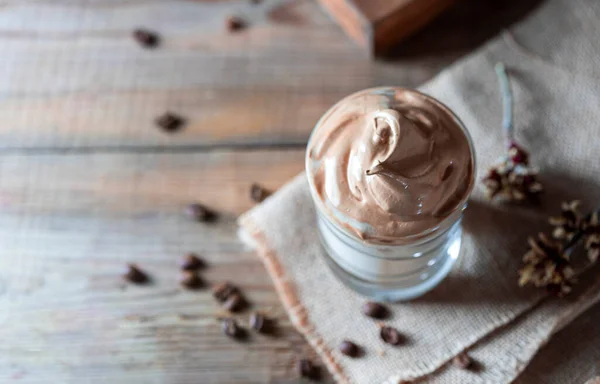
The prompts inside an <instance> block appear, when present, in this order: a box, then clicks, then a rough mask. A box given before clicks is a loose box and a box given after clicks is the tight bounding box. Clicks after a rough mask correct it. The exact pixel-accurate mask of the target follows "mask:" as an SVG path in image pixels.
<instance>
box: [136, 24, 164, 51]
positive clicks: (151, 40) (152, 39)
mask: <svg viewBox="0 0 600 384" xmlns="http://www.w3.org/2000/svg"><path fill="white" fill-rule="evenodd" d="M133 38H134V39H135V40H136V41H137V42H138V44H139V45H140V46H142V47H144V48H155V47H156V46H157V45H158V43H159V42H160V37H159V36H158V34H156V33H155V32H152V31H149V30H147V29H141V28H140V29H136V30H134V31H133Z"/></svg>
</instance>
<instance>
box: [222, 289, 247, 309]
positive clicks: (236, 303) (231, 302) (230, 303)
mask: <svg viewBox="0 0 600 384" xmlns="http://www.w3.org/2000/svg"><path fill="white" fill-rule="evenodd" d="M245 306H246V301H245V300H244V298H243V297H242V295H240V294H239V293H233V294H231V295H229V297H228V298H227V300H225V302H224V303H223V308H225V309H226V310H228V311H229V312H237V311H239V310H241V309H243V308H244V307H245Z"/></svg>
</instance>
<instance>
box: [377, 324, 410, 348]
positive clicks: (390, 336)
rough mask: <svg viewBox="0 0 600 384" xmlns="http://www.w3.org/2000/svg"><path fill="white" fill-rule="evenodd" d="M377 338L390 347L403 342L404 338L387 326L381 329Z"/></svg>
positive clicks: (394, 329)
mask: <svg viewBox="0 0 600 384" xmlns="http://www.w3.org/2000/svg"><path fill="white" fill-rule="evenodd" d="M379 336H380V337H381V340H383V341H384V342H386V343H388V344H391V345H399V344H401V343H402V341H403V340H404V337H403V336H402V334H401V333H400V332H398V330H397V329H396V328H394V327H388V326H384V327H381V330H380V331H379Z"/></svg>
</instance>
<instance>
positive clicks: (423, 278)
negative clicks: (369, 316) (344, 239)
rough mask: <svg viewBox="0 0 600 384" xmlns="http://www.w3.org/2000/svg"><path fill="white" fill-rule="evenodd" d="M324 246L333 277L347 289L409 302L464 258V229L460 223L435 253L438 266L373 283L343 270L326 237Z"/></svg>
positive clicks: (379, 297) (366, 294) (431, 286)
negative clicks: (461, 256)
mask: <svg viewBox="0 0 600 384" xmlns="http://www.w3.org/2000/svg"><path fill="white" fill-rule="evenodd" d="M320 235H321V244H322V246H323V248H324V250H325V253H326V254H325V255H324V257H325V260H326V261H327V264H328V265H329V267H330V269H331V270H332V271H333V273H334V275H335V276H336V277H337V278H338V279H339V280H340V281H341V282H342V283H344V285H346V286H347V287H349V288H350V289H352V290H354V291H356V292H358V293H359V294H362V295H365V296H368V297H370V298H373V299H374V300H377V301H388V302H395V301H407V300H412V299H414V298H417V297H419V296H422V295H424V294H425V293H427V292H429V291H430V290H432V289H433V288H435V287H436V286H437V285H438V284H439V283H440V282H441V281H442V280H443V279H444V278H445V277H446V276H447V275H448V274H449V273H450V271H451V270H452V267H453V266H454V265H455V264H456V262H457V261H458V258H459V257H460V254H461V244H462V228H461V226H460V222H458V223H456V225H455V226H454V228H452V229H451V230H450V231H449V233H448V238H447V241H445V242H444V244H443V246H442V247H440V248H438V249H436V250H435V262H433V263H432V262H431V261H430V262H429V263H427V265H426V266H425V267H424V268H421V269H419V270H413V271H411V273H408V274H404V275H398V276H397V277H395V278H393V279H385V281H381V280H380V281H372V280H366V279H364V278H361V277H358V276H356V275H355V274H352V273H350V272H348V271H346V270H345V269H344V268H343V267H342V266H340V265H339V264H338V263H337V262H336V259H339V257H336V254H335V253H333V251H332V249H331V248H329V247H328V243H327V241H324V238H323V233H320Z"/></svg>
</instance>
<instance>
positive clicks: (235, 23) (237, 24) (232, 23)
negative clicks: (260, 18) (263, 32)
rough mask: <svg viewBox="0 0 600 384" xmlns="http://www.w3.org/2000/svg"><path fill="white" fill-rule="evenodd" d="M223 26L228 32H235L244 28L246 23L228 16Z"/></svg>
mask: <svg viewBox="0 0 600 384" xmlns="http://www.w3.org/2000/svg"><path fill="white" fill-rule="evenodd" d="M225 26H226V27H227V30H228V31H230V32H235V31H239V30H241V29H244V28H245V27H246V22H245V21H244V20H243V19H241V18H239V17H237V16H229V17H228V18H227V19H226V20H225Z"/></svg>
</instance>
